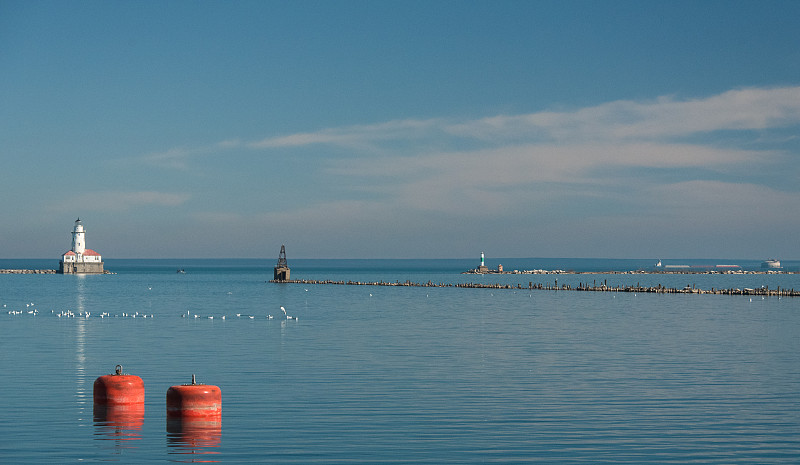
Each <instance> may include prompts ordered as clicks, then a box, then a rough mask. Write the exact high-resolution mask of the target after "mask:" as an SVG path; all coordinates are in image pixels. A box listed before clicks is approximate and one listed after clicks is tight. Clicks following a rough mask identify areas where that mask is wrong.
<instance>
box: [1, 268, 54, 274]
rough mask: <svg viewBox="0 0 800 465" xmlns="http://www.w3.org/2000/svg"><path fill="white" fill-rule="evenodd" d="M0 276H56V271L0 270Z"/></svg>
mask: <svg viewBox="0 0 800 465" xmlns="http://www.w3.org/2000/svg"><path fill="white" fill-rule="evenodd" d="M0 274H56V270H8V269H3V270H0Z"/></svg>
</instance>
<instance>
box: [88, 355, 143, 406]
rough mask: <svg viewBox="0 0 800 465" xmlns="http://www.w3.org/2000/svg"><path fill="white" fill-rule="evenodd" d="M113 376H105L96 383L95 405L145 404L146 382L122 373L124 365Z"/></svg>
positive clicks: (117, 367)
mask: <svg viewBox="0 0 800 465" xmlns="http://www.w3.org/2000/svg"><path fill="white" fill-rule="evenodd" d="M114 371H115V373H114V374H113V375H103V376H101V377H99V378H97V379H96V380H95V381H94V392H93V397H94V403H95V404H100V405H104V404H115V405H121V404H138V403H141V404H144V381H142V378H140V377H138V376H135V375H126V374H123V373H122V365H117V366H116V367H115V370H114Z"/></svg>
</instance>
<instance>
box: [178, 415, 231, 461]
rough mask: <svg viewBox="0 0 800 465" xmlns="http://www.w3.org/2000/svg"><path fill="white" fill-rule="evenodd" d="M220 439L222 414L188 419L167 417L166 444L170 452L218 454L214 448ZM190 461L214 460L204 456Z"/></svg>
mask: <svg viewBox="0 0 800 465" xmlns="http://www.w3.org/2000/svg"><path fill="white" fill-rule="evenodd" d="M221 440H222V416H221V415H220V416H218V417H211V418H204V419H190V418H180V417H179V418H167V445H168V446H169V447H170V448H171V449H172V450H171V451H170V453H172V454H200V455H202V454H218V453H219V452H217V451H216V450H214V448H216V447H219V445H220V442H221ZM191 461H192V462H196V461H203V462H216V460H208V459H206V458H204V459H202V460H198V459H197V458H193V459H191Z"/></svg>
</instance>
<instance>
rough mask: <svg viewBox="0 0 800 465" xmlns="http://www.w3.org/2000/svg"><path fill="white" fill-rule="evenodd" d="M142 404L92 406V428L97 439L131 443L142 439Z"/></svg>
mask: <svg viewBox="0 0 800 465" xmlns="http://www.w3.org/2000/svg"><path fill="white" fill-rule="evenodd" d="M143 423H144V403H136V404H124V405H115V404H105V405H104V404H94V426H95V434H96V435H98V436H100V437H99V438H98V439H108V440H116V441H133V440H138V439H142V434H141V431H142V424H143Z"/></svg>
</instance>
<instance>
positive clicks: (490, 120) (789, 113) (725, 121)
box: [142, 87, 800, 169]
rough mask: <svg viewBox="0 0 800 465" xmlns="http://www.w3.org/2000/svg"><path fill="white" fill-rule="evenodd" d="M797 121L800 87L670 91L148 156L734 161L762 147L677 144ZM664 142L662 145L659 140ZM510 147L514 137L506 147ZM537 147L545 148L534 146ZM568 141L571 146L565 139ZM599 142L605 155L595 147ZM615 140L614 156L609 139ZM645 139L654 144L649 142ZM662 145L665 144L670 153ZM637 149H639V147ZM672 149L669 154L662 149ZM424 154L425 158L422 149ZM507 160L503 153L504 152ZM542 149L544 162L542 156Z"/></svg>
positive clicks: (156, 160) (169, 160) (178, 164)
mask: <svg viewBox="0 0 800 465" xmlns="http://www.w3.org/2000/svg"><path fill="white" fill-rule="evenodd" d="M797 124H800V87H780V88H771V89H757V88H746V89H737V90H731V91H728V92H724V93H722V94H719V95H714V96H711V97H707V98H698V99H683V100H682V99H678V98H676V97H671V96H665V97H660V98H657V99H655V100H652V101H629V100H621V101H615V102H609V103H605V104H601V105H597V106H592V107H586V108H578V109H574V110H569V111H542V112H536V113H529V114H520V115H496V116H491V117H486V118H479V119H474V120H458V119H453V118H434V119H425V120H413V119H407V120H395V121H387V122H381V123H376V124H369V125H354V126H344V127H339V128H325V129H321V130H319V131H314V132H301V133H294V134H285V135H279V136H273V137H268V138H264V139H261V140H258V141H249V142H248V141H242V140H239V139H230V140H225V141H221V142H219V143H216V144H212V145H208V146H200V147H194V148H186V147H180V148H173V149H170V150H166V151H164V152H159V153H151V154H147V155H145V156H143V157H142V159H143V160H144V161H146V162H148V163H153V164H158V165H160V166H163V167H171V168H175V169H185V168H187V166H188V164H189V161H190V160H191V159H193V158H196V157H198V156H201V155H209V154H219V155H227V154H226V152H227V151H230V150H243V149H244V150H259V151H272V150H289V149H293V148H301V147H308V146H314V145H322V146H331V147H343V148H347V149H349V150H350V151H349V152H348V153H349V156H353V157H355V156H367V157H370V156H374V155H378V154H380V155H384V154H391V155H396V156H401V157H407V159H406V161H408V160H409V159H411V158H413V157H421V156H431V157H434V158H435V157H439V156H441V153H442V152H451V153H455V152H453V148H454V147H458V148H463V147H466V149H462V150H460V151H459V152H458V153H460V156H462V157H470V155H468V153H469V152H470V151H473V150H474V151H476V153H484V154H486V153H487V152H486V150H489V151H490V152H491V151H493V152H492V153H493V154H494V155H495V156H502V155H503V154H504V153H508V154H511V157H512V159H511V160H509V161H514V158H516V157H517V156H518V154H519V153H520V151H521V150H530V149H531V148H533V149H534V150H533V152H534V153H536V152H542V151H543V150H547V151H548V152H550V153H553V151H554V150H555V151H556V152H559V153H560V154H561V155H564V153H566V152H568V153H572V154H574V157H572V158H570V156H568V157H567V158H570V159H571V161H577V160H575V159H574V158H575V157H577V156H580V159H581V160H584V159H592V158H595V159H598V160H600V161H604V159H605V161H609V160H607V159H608V158H609V157H611V158H612V159H611V160H610V161H611V162H627V163H633V164H634V165H642V164H644V165H659V164H660V165H685V166H699V165H702V164H704V163H706V162H708V163H712V162H722V161H726V162H736V161H741V160H743V159H746V158H747V157H748V156H753V155H755V152H748V153H744V152H737V151H733V152H729V154H728V155H729V157H725V156H724V154H722V153H721V152H719V151H718V150H717V149H714V148H711V147H708V146H703V145H702V144H697V145H694V146H689V145H683V146H681V145H679V142H680V140H681V139H682V138H686V137H690V136H695V135H698V134H704V133H712V132H715V131H741V130H764V129H770V128H782V127H789V126H792V125H797ZM660 145H664V146H665V147H663V148H660V149H658V148H657V146H660ZM507 147H517V148H516V149H512V150H506V148H507ZM537 147H538V149H536V148H537ZM563 147H571V149H568V150H566V151H565V150H561V149H559V148H563ZM586 147H598V148H599V150H598V152H600V153H601V154H602V155H601V156H600V157H599V158H598V157H597V156H596V155H592V154H590V153H588V151H587V150H586V149H585V148H586ZM609 147H614V148H616V149H618V155H617V156H612V155H610V153H609V150H608V148H609ZM643 148H646V149H647V150H642V149H643ZM661 152H668V153H667V154H663V153H661ZM634 153H638V155H634ZM665 155H669V159H664V156H665ZM418 159H419V158H418ZM498 161H499V162H502V161H503V160H498ZM543 161H545V160H543V159H538V160H537V163H542V162H543Z"/></svg>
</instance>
